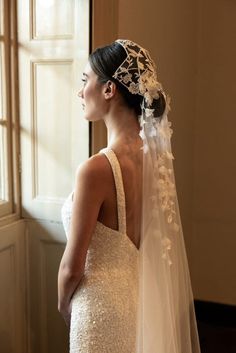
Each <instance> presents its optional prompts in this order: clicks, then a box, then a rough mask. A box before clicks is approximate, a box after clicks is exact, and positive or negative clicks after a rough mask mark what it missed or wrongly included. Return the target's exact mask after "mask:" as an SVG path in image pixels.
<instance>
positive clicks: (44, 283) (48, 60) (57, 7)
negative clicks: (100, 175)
mask: <svg viewBox="0 0 236 353" xmlns="http://www.w3.org/2000/svg"><path fill="white" fill-rule="evenodd" d="M17 7H18V9H17V11H18V27H19V30H18V42H19V91H20V97H19V98H20V128H21V161H22V166H21V168H22V178H21V183H22V213H23V217H24V218H25V219H26V221H27V224H26V233H27V234H26V238H27V244H26V249H27V254H28V256H27V278H28V286H29V296H28V313H27V326H28V332H29V335H28V350H29V352H32V353H46V352H47V353H54V352H57V353H60V352H61V353H62V352H63V353H64V352H67V349H68V346H67V344H68V342H67V331H66V329H65V326H64V322H63V320H62V319H61V318H60V316H59V314H58V312H57V270H58V265H59V261H60V258H61V255H62V252H63V249H64V243H65V236H64V231H63V229H62V225H61V215H60V210H61V206H62V203H63V201H64V199H65V197H66V196H67V195H68V194H69V193H70V191H71V190H72V188H73V184H74V175H75V170H76V168H77V166H78V164H79V163H80V162H81V161H83V160H85V159H86V158H87V157H88V154H89V132H88V124H87V122H86V121H84V120H83V113H82V109H81V104H80V100H79V98H78V97H77V92H78V89H79V87H80V85H81V82H80V80H81V73H82V71H83V68H84V66H85V64H86V61H87V58H88V52H89V10H90V9H89V0H60V1H59V0H19V1H18V5H17Z"/></svg>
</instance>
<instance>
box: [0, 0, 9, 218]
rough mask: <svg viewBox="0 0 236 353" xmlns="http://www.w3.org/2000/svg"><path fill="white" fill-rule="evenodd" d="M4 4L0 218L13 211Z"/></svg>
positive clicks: (0, 69) (1, 16) (1, 26)
mask: <svg viewBox="0 0 236 353" xmlns="http://www.w3.org/2000/svg"><path fill="white" fill-rule="evenodd" d="M4 4H6V3H4V2H3V1H2V0H0V10H1V12H0V216H2V215H6V214H8V213H9V212H10V211H11V202H10V198H11V195H10V194H11V191H10V186H11V180H10V178H11V175H10V160H11V158H10V131H9V127H10V120H9V119H10V114H9V113H10V112H9V108H8V98H9V97H8V96H9V90H10V85H9V83H10V77H9V70H8V65H9V60H10V58H9V50H8V49H9V46H10V42H9V33H7V32H6V31H7V28H6V26H5V16H7V12H6V8H5V7H4Z"/></svg>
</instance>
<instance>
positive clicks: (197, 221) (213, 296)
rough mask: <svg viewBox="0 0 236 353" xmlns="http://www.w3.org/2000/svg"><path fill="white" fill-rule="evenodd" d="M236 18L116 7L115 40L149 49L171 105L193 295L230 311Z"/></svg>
mask: <svg viewBox="0 0 236 353" xmlns="http://www.w3.org/2000/svg"><path fill="white" fill-rule="evenodd" d="M235 13H236V4H235V2H234V1H232V0H218V1H213V0H209V1H207V2H205V1H203V0H198V2H196V1H193V0H180V1H178V2H176V1H174V0H165V1H164V0H160V1H156V0H146V1H145V2H144V1H142V0H129V1H126V0H119V16H118V18H119V21H118V37H120V38H122V37H124V38H130V39H132V40H134V41H137V42H138V43H140V44H142V45H143V46H144V47H146V48H148V49H149V50H150V52H151V54H152V57H153V58H154V59H155V61H156V62H157V65H158V72H159V78H160V81H161V82H162V83H163V85H164V88H165V89H166V91H167V92H168V93H169V94H170V96H171V98H172V112H171V114H170V116H169V118H170V120H171V121H172V125H173V128H174V135H173V138H172V144H173V145H172V147H173V152H174V156H175V158H176V159H175V162H174V163H175V164H174V165H175V174H176V183H177V191H178V196H179V203H180V210H181V215H182V223H183V229H184V236H185V240H186V246H187V252H188V258H189V264H190V271H191V276H192V284H193V291H194V296H195V298H197V299H202V300H210V301H216V302H221V303H228V304H236V288H235V283H236V281H235V278H236V273H235V268H236V266H235V261H234V253H235V249H236V238H235V233H236V215H235V213H236V211H235V209H236V208H235V202H234V201H235V199H236V188H234V180H236V159H235V158H234V154H233V152H234V151H236V140H235V139H234V131H236V129H235V128H236V122H235V118H236V105H235V99H234V95H235V92H236V90H235V81H236V80H235V79H236V71H235V67H234V66H235V62H236V46H235V42H236V41H235V39H236V22H235ZM233 43H234V44H233Z"/></svg>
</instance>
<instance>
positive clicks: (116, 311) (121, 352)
mask: <svg viewBox="0 0 236 353" xmlns="http://www.w3.org/2000/svg"><path fill="white" fill-rule="evenodd" d="M100 152H102V153H104V154H105V155H106V157H107V158H108V160H109V162H110V165H111V168H112V171H113V175H114V180H115V185H116V192H117V210H118V224H119V229H118V230H113V229H111V228H108V227H106V226H105V225H103V224H102V223H100V222H97V224H96V227H95V230H94V233H93V236H92V239H91V243H90V246H89V249H88V253H87V257H86V264H85V273H84V277H83V279H82V280H81V282H80V284H79V286H78V288H77V290H76V292H75V294H74V296H73V298H72V315H71V327H70V353H111V352H112V353H135V351H136V347H135V346H136V325H137V302H138V257H139V256H138V254H139V251H138V249H137V248H136V247H135V245H134V244H133V243H132V241H131V240H130V239H129V238H128V236H127V234H126V210H125V194H124V187H123V180H122V174H121V170H120V165H119V162H118V159H117V157H116V155H115V153H114V152H113V151H112V150H110V149H104V150H102V151H100ZM72 205H73V201H72V194H70V195H69V197H68V199H67V200H66V202H65V204H64V206H63V208H62V220H63V224H64V228H65V231H66V234H67V236H68V234H69V228H70V220H71V212H72Z"/></svg>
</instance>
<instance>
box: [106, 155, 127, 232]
mask: <svg viewBox="0 0 236 353" xmlns="http://www.w3.org/2000/svg"><path fill="white" fill-rule="evenodd" d="M101 152H102V153H104V154H105V155H106V157H107V159H108V160H109V162H110V165H111V168H112V172H113V176H114V180H115V185H116V197H117V211H118V226H119V232H120V233H123V234H126V207H125V193H124V185H123V178H122V174H121V169H120V163H119V161H118V159H117V157H116V154H115V153H114V151H113V150H111V149H103V150H101Z"/></svg>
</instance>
